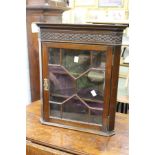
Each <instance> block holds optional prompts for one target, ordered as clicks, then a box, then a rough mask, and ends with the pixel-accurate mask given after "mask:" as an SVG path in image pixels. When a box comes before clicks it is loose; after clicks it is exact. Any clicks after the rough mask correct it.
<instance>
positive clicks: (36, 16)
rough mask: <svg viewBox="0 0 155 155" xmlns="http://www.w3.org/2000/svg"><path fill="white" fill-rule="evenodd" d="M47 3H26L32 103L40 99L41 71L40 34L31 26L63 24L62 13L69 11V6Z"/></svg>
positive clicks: (43, 0)
mask: <svg viewBox="0 0 155 155" xmlns="http://www.w3.org/2000/svg"><path fill="white" fill-rule="evenodd" d="M47 2H48V1H47V0H27V1H26V4H27V5H26V24H27V42H28V43H27V45H28V57H29V74H30V87H31V100H32V101H36V100H39V99H40V79H39V74H40V71H39V46H38V33H32V27H31V25H32V23H35V22H50V23H61V22H62V13H63V12H64V11H66V10H68V9H69V8H68V7H67V6H56V5H54V4H55V3H53V4H50V5H47V4H48V3H47ZM51 2H52V0H51V1H50V3H51ZM53 2H54V1H53Z"/></svg>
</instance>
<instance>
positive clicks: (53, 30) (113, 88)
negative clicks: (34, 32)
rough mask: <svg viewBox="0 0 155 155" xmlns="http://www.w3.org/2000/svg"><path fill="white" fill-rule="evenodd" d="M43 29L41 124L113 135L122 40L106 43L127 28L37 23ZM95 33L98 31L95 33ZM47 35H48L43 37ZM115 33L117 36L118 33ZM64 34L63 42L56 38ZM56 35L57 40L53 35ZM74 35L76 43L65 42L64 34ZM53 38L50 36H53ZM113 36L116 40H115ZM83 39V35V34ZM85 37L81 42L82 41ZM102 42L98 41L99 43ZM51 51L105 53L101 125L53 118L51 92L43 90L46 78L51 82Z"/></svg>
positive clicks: (41, 46)
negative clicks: (50, 100)
mask: <svg viewBox="0 0 155 155" xmlns="http://www.w3.org/2000/svg"><path fill="white" fill-rule="evenodd" d="M38 26H39V27H40V41H41V43H40V70H41V71H42V72H41V96H42V103H43V104H42V118H41V122H42V123H43V124H47V125H54V126H60V127H63V128H70V129H74V130H80V131H84V132H90V133H94V134H99V135H105V136H110V135H113V134H114V125H115V111H116V98H117V85H118V75H119V62H120V51H121V39H120V41H119V42H117V40H115V41H116V42H113V41H112V42H110V41H111V38H110V40H108V38H107V40H105V39H104V37H106V36H107V35H108V34H110V35H111V36H110V35H109V36H110V37H112V38H114V39H115V38H116V35H117V36H118V35H119V36H118V38H119V37H122V31H123V29H124V28H126V27H127V25H119V26H115V25H69V24H38ZM94 30H96V31H94ZM44 32H45V35H44ZM115 32H116V33H115ZM58 33H60V34H62V35H61V36H60V37H62V40H59V39H57V37H58V36H59V34H58ZM77 33H78V34H83V33H84V34H86V35H88V36H90V35H92V36H91V38H90V39H88V41H86V40H82V39H83V38H86V37H83V38H82V37H80V40H78V39H79V38H78V37H77V40H76V34H77ZM100 33H101V34H103V36H102V37H101V39H103V41H104V40H105V41H104V42H103V41H102V40H101V39H97V41H96V42H92V41H91V39H92V38H93V37H94V39H95V37H96V36H95V35H97V36H99V35H100ZM55 34H56V37H55V38H56V39H54V35H55ZM66 34H73V36H74V35H75V38H74V39H73V40H65V38H63V35H66ZM50 35H51V37H50ZM113 35H114V37H113ZM81 36H82V35H81ZM81 38H82V39H81ZM98 40H99V41H98ZM48 48H60V49H78V50H95V51H105V54H106V66H105V90H104V101H103V102H104V104H103V113H102V124H101V125H100V124H99V125H96V124H92V123H81V122H78V121H68V120H65V119H58V118H52V117H50V112H49V111H50V110H49V107H50V105H49V91H48V89H47V90H46V89H44V85H45V83H44V82H45V81H44V80H45V79H48Z"/></svg>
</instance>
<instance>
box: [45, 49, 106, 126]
mask: <svg viewBox="0 0 155 155" xmlns="http://www.w3.org/2000/svg"><path fill="white" fill-rule="evenodd" d="M105 59H106V57H105V52H104V51H88V50H84V51H82V50H71V49H52V48H50V49H49V66H48V71H49V81H50V82H49V83H50V90H49V95H50V100H49V103H50V114H51V117H58V118H59V119H60V118H61V119H65V120H66V119H67V120H69V121H70V120H71V121H80V122H83V123H84V122H86V123H94V124H102V113H103V101H104V86H105Z"/></svg>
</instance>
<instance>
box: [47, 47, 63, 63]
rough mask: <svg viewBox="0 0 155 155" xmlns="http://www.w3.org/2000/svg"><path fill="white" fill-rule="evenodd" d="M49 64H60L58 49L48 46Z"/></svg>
mask: <svg viewBox="0 0 155 155" xmlns="http://www.w3.org/2000/svg"><path fill="white" fill-rule="evenodd" d="M48 58H49V64H60V49H58V48H49V57H48Z"/></svg>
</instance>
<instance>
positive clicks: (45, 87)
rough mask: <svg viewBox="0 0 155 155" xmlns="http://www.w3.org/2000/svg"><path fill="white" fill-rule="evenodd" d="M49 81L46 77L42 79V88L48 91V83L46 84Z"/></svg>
mask: <svg viewBox="0 0 155 155" xmlns="http://www.w3.org/2000/svg"><path fill="white" fill-rule="evenodd" d="M48 83H49V82H48V79H46V78H45V79H44V90H45V91H48V90H49V84H48Z"/></svg>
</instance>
